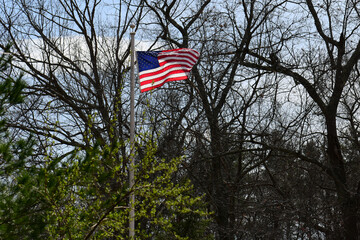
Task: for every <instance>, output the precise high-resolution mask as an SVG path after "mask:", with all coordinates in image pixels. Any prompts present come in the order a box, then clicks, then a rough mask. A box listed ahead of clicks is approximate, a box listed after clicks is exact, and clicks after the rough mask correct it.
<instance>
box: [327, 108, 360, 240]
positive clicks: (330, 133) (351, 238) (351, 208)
mask: <svg viewBox="0 0 360 240" xmlns="http://www.w3.org/2000/svg"><path fill="white" fill-rule="evenodd" d="M334 112H335V111H333V112H332V113H330V114H327V115H326V127H327V141H328V150H327V153H328V158H329V162H330V168H331V171H332V177H333V179H334V181H335V186H336V191H337V194H338V201H339V206H340V207H341V212H342V223H341V224H340V226H343V227H342V228H343V233H342V234H340V235H342V236H344V238H345V239H347V240H358V239H359V236H358V235H359V232H358V228H357V222H358V217H357V212H358V209H359V207H358V204H357V202H358V201H356V198H355V197H356V196H352V194H351V192H350V191H349V188H348V184H347V179H346V171H345V166H344V158H343V156H342V153H341V146H340V143H339V138H338V136H337V131H336V115H335V114H334Z"/></svg>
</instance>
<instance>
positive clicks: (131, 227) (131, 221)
mask: <svg viewBox="0 0 360 240" xmlns="http://www.w3.org/2000/svg"><path fill="white" fill-rule="evenodd" d="M130 27H131V32H130V36H131V50H130V54H131V70H130V71H131V72H130V81H131V82H130V169H129V187H130V191H131V192H130V199H129V208H130V214H129V239H135V193H134V189H133V187H134V184H135V178H134V167H135V93H134V92H135V69H134V68H135V32H134V28H135V25H133V24H132V25H130Z"/></svg>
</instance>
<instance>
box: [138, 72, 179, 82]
mask: <svg viewBox="0 0 360 240" xmlns="http://www.w3.org/2000/svg"><path fill="white" fill-rule="evenodd" d="M177 73H185V72H184V71H182V70H174V71H170V72H168V73H167V74H165V75H164V76H161V77H157V78H152V79H149V80H145V81H141V79H142V78H143V76H139V78H140V85H144V84H149V83H153V82H157V81H161V80H162V79H164V78H166V77H168V76H169V75H172V74H177Z"/></svg>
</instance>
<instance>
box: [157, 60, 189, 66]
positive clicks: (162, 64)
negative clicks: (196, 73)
mask: <svg viewBox="0 0 360 240" xmlns="http://www.w3.org/2000/svg"><path fill="white" fill-rule="evenodd" d="M172 62H178V63H179V64H178V65H180V66H187V65H185V64H184V65H181V62H186V63H188V64H189V65H190V66H192V65H194V62H190V61H188V60H183V59H181V60H180V59H172V60H166V61H164V62H159V64H160V66H164V65H165V64H166V63H172ZM190 66H187V67H190Z"/></svg>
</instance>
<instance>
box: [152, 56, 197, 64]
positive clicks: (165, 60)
mask: <svg viewBox="0 0 360 240" xmlns="http://www.w3.org/2000/svg"><path fill="white" fill-rule="evenodd" d="M170 60H177V62H178V63H184V64H191V66H193V65H194V64H195V63H196V62H194V61H192V60H191V59H189V58H179V57H166V58H163V59H159V63H163V62H167V61H170Z"/></svg>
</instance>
